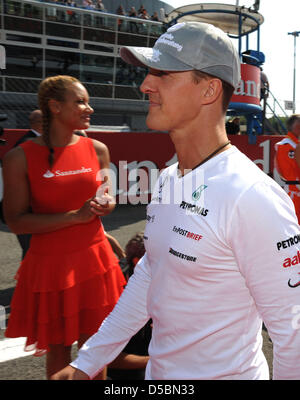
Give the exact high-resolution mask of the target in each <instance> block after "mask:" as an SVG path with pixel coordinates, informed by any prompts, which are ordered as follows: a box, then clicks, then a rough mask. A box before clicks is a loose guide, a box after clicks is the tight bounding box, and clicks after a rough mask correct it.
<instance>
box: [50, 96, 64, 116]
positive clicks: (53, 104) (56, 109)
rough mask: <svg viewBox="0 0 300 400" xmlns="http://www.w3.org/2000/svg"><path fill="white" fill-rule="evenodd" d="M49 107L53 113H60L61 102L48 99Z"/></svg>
mask: <svg viewBox="0 0 300 400" xmlns="http://www.w3.org/2000/svg"><path fill="white" fill-rule="evenodd" d="M48 107H49V109H50V111H51V113H52V114H59V113H60V111H61V103H60V102H59V101H57V100H54V99H50V100H49V101H48Z"/></svg>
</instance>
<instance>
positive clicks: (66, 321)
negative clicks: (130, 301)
mask: <svg viewBox="0 0 300 400" xmlns="http://www.w3.org/2000/svg"><path fill="white" fill-rule="evenodd" d="M120 272H121V270H120V269H117V268H113V269H111V270H110V271H109V272H108V273H107V274H106V275H105V276H102V275H97V276H94V277H93V278H92V279H89V280H86V281H84V282H81V283H79V284H77V285H75V286H72V287H71V288H68V289H66V290H63V291H58V292H39V293H37V292H30V293H29V292H27V291H26V293H25V292H24V291H23V290H22V289H20V288H18V289H17V288H16V290H15V293H14V296H13V299H12V303H11V315H10V318H9V321H8V327H7V330H6V332H5V336H6V337H10V338H13V337H26V338H27V340H26V344H25V351H32V350H35V354H34V355H37V356H38V355H43V354H45V353H46V352H48V351H49V345H51V344H64V345H65V346H70V345H72V344H73V343H74V342H76V341H77V340H78V339H79V337H80V335H82V334H85V335H92V334H94V333H95V332H96V331H97V330H98V329H99V327H100V325H101V323H102V321H103V320H104V319H105V318H106V316H107V315H108V314H109V313H110V312H111V311H112V309H113V307H114V306H115V304H116V302H117V301H118V299H119V297H120V295H121V293H122V291H123V287H124V281H125V280H124V278H123V275H120ZM121 274H122V272H121Z"/></svg>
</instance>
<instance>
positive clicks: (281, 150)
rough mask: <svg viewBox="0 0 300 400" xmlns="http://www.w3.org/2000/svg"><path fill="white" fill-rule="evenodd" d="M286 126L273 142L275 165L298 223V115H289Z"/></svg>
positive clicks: (299, 164)
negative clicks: (283, 134) (286, 130)
mask: <svg viewBox="0 0 300 400" xmlns="http://www.w3.org/2000/svg"><path fill="white" fill-rule="evenodd" d="M286 126H287V129H288V133H287V135H286V136H285V137H284V138H283V139H282V140H280V142H277V143H276V144H275V167H276V169H277V171H278V173H279V175H280V177H281V179H282V180H283V181H284V183H285V190H286V192H287V193H288V195H289V196H290V198H291V199H292V201H293V203H294V206H295V210H296V214H297V218H298V222H299V223H300V169H299V167H300V154H299V153H300V150H299V143H300V115H299V114H294V115H291V116H290V117H289V118H288V119H287V122H286ZM295 154H297V156H295Z"/></svg>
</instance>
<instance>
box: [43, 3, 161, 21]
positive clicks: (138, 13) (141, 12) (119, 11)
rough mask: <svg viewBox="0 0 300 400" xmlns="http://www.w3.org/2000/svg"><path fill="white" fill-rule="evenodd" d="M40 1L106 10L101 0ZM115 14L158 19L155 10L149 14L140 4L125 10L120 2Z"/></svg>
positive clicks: (152, 19)
mask: <svg viewBox="0 0 300 400" xmlns="http://www.w3.org/2000/svg"><path fill="white" fill-rule="evenodd" d="M40 1H43V2H45V3H56V4H59V5H65V6H68V7H79V8H84V9H87V10H96V11H102V12H107V9H106V7H105V5H104V3H103V1H102V0H83V1H80V2H79V1H77V2H76V1H75V0H46V1H45V0H40ZM116 14H118V15H123V16H127V17H133V18H141V19H147V20H151V21H159V16H158V13H157V11H154V13H153V14H152V15H151V16H150V14H149V13H148V12H147V10H146V8H145V7H144V6H143V5H141V6H140V8H139V9H138V10H136V9H135V7H134V6H132V7H131V8H130V10H128V11H127V12H126V10H125V9H124V7H123V5H122V4H120V5H119V7H118V8H117V10H116Z"/></svg>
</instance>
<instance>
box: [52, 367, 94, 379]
mask: <svg viewBox="0 0 300 400" xmlns="http://www.w3.org/2000/svg"><path fill="white" fill-rule="evenodd" d="M88 379H90V378H89V376H88V375H87V374H86V373H84V372H83V371H80V369H76V368H74V367H72V366H71V365H68V366H67V367H65V368H64V369H61V370H60V371H58V372H56V374H53V375H52V377H51V380H54V381H86V380H88Z"/></svg>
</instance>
